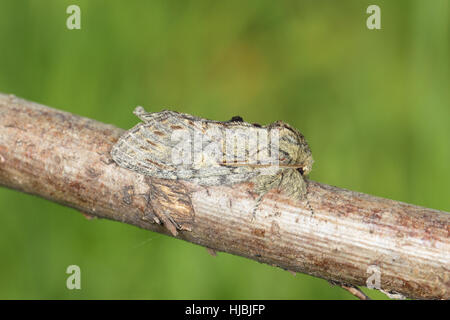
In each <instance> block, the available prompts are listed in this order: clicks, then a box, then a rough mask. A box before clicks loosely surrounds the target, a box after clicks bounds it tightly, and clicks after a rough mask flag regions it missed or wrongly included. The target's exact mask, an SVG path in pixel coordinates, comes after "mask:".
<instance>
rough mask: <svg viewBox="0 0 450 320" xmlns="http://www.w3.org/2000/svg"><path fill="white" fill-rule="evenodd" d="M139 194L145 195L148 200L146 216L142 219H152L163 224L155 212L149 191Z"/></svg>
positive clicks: (151, 220) (145, 210) (153, 221)
mask: <svg viewBox="0 0 450 320" xmlns="http://www.w3.org/2000/svg"><path fill="white" fill-rule="evenodd" d="M137 195H138V196H143V197H144V198H145V201H146V206H145V209H144V216H143V217H142V220H146V221H150V222H152V223H157V224H162V222H161V220H160V219H159V218H158V216H157V215H155V214H154V211H155V210H154V209H153V207H152V204H151V202H150V196H149V194H147V193H141V194H137Z"/></svg>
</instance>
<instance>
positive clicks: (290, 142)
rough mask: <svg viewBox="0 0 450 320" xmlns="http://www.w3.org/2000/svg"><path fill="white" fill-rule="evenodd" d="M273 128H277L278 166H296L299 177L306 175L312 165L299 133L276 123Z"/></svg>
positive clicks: (305, 145) (312, 161)
mask: <svg viewBox="0 0 450 320" xmlns="http://www.w3.org/2000/svg"><path fill="white" fill-rule="evenodd" d="M273 126H276V127H279V129H280V131H279V149H280V150H279V156H280V164H298V165H299V166H300V168H298V169H297V170H298V171H299V172H300V173H301V175H307V174H308V173H309V172H310V171H311V169H312V165H313V163H314V160H313V158H312V154H311V149H310V148H309V145H308V143H307V142H306V139H305V137H304V136H303V134H301V132H300V131H298V130H297V129H295V128H293V127H291V126H290V125H288V124H287V123H284V122H281V121H278V122H275V123H274V124H273Z"/></svg>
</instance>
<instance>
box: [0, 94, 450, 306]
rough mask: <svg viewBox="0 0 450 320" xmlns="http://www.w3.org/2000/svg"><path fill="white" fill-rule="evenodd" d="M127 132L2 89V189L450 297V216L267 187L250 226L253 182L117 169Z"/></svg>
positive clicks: (394, 289) (346, 195)
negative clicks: (222, 182)
mask: <svg viewBox="0 0 450 320" xmlns="http://www.w3.org/2000/svg"><path fill="white" fill-rule="evenodd" d="M122 133H123V130H122V129H118V128H115V127H114V126H112V125H107V124H103V123H100V122H97V121H95V120H91V119H87V118H83V117H80V116H76V115H73V114H70V113H67V112H62V111H58V110H54V109H51V108H48V107H45V106H43V105H39V104H36V103H32V102H28V101H25V100H22V99H18V98H16V97H14V96H8V95H2V94H0V185H3V186H6V187H8V188H13V189H17V190H20V191H23V192H26V193H30V194H35V195H38V196H40V197H43V198H46V199H49V200H51V201H55V202H58V203H61V204H63V205H66V206H70V207H73V208H76V209H78V210H80V211H82V212H84V213H87V214H89V215H93V216H96V217H98V218H105V219H111V220H116V221H120V222H124V223H128V224H132V225H135V226H137V227H140V228H144V229H148V230H152V231H156V232H160V233H164V234H169V235H170V232H169V231H168V230H167V229H166V228H164V227H163V226H161V225H160V224H158V223H155V221H158V216H157V215H155V211H153V210H152V207H153V209H154V206H155V205H158V206H159V207H160V209H161V208H162V209H163V210H166V211H167V210H168V209H169V208H170V217H172V218H173V219H174V220H175V221H176V222H177V223H179V224H180V225H181V226H182V227H184V229H185V230H184V231H180V232H179V233H178V234H177V238H179V239H183V240H186V241H190V242H192V243H196V244H199V245H202V246H205V247H207V248H211V249H214V250H216V251H224V252H228V253H231V254H235V255H239V256H243V257H247V258H249V259H253V260H256V261H259V262H263V263H267V264H269V265H273V266H278V267H280V268H283V269H286V270H289V271H293V272H301V273H307V274H310V275H313V276H317V277H320V278H323V279H326V280H328V281H330V282H332V283H340V284H343V285H344V286H347V287H353V286H365V285H366V281H367V279H368V277H370V276H371V275H373V274H372V273H370V272H371V271H369V270H373V268H376V270H379V272H380V273H379V275H380V280H381V283H380V285H381V288H380V289H381V290H383V291H384V292H388V293H400V294H403V295H405V296H407V297H410V298H421V299H449V298H450V294H449V292H450V290H449V287H450V273H449V266H450V254H449V253H450V240H449V233H450V228H449V221H450V218H449V217H450V216H449V214H448V213H446V212H443V211H437V210H432V209H427V208H422V207H418V206H414V205H410V204H406V203H402V202H398V201H393V200H388V199H382V198H378V197H373V196H370V195H366V194H362V193H357V192H353V191H348V190H344V189H340V188H336V187H332V186H329V185H325V184H321V183H317V182H314V181H309V182H308V193H307V200H305V201H301V202H295V201H293V200H290V199H289V198H286V197H284V196H283V195H282V194H279V193H277V192H276V191H271V192H270V193H269V194H267V195H266V196H265V197H264V199H263V202H262V203H261V205H260V207H259V209H258V211H257V213H256V218H255V219H254V220H252V208H253V207H254V204H255V195H254V194H253V193H252V192H251V190H252V185H251V184H250V183H244V184H240V185H237V186H233V187H225V186H218V187H208V188H204V187H200V186H196V185H193V184H190V183H187V182H182V181H172V180H158V179H145V177H144V176H142V175H139V174H137V173H135V172H132V171H129V170H126V169H123V168H120V167H118V166H117V165H116V164H115V163H114V162H113V161H112V160H111V158H110V156H109V151H110V149H111V147H112V145H113V144H114V143H115V142H116V141H117V139H118V138H119V136H120V135H121V134H122ZM151 199H153V200H155V199H159V201H156V202H155V201H149V200H151ZM161 199H165V200H164V201H166V203H164V201H163V200H161ZM162 222H164V221H162ZM369 267H370V268H369ZM368 268H369V269H368ZM371 268H372V269H371Z"/></svg>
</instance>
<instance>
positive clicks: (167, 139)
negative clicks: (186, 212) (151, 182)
mask: <svg viewBox="0 0 450 320" xmlns="http://www.w3.org/2000/svg"><path fill="white" fill-rule="evenodd" d="M135 114H136V115H138V116H139V118H141V120H143V121H144V122H142V123H139V124H137V125H136V126H134V127H133V128H132V129H130V130H128V131H127V132H126V133H125V134H123V135H122V136H121V137H120V139H119V140H118V142H117V143H116V144H115V145H114V146H113V148H112V150H111V156H112V158H113V160H114V161H115V162H116V163H117V164H118V165H120V166H121V167H124V168H127V169H130V170H133V171H135V172H138V173H141V174H144V175H148V176H153V177H156V178H162V179H181V180H189V181H192V182H194V183H197V184H200V185H205V186H212V185H232V184H235V183H239V182H243V181H248V180H249V179H251V178H253V177H254V176H256V175H257V174H258V170H257V169H255V168H252V167H248V166H238V167H230V166H226V165H223V164H222V163H220V162H214V163H211V162H207V163H205V164H203V165H199V164H198V163H197V164H195V162H193V161H191V162H188V163H180V164H175V163H174V161H173V159H172V152H173V150H174V148H175V147H176V146H177V144H179V143H180V141H179V140H174V139H172V134H173V132H174V131H175V130H180V131H181V132H186V135H188V136H189V137H187V139H191V140H193V139H194V137H195V135H201V136H202V139H201V141H202V143H201V145H198V146H196V148H200V146H201V148H204V147H205V146H207V145H209V144H211V143H212V142H215V143H216V144H217V145H220V146H223V145H224V144H223V141H222V140H221V139H222V138H220V137H218V136H215V135H209V131H210V130H208V129H217V130H222V129H223V127H224V123H223V122H218V121H211V120H205V119H201V118H197V117H194V116H191V115H187V114H182V113H178V112H173V111H162V112H155V113H146V112H145V111H143V109H142V108H141V109H139V108H137V109H136V110H135ZM244 124H245V125H248V126H251V125H250V124H247V123H245V122H244ZM242 125H243V123H240V124H239V126H240V127H242ZM227 127H228V128H232V127H233V123H228V124H227ZM196 151H197V150H193V153H192V154H191V157H192V159H193V157H194V156H195V153H196Z"/></svg>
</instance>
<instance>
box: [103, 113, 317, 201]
mask: <svg viewBox="0 0 450 320" xmlns="http://www.w3.org/2000/svg"><path fill="white" fill-rule="evenodd" d="M134 114H135V115H136V116H137V117H139V119H141V120H142V122H141V123H139V124H137V125H136V126H134V127H133V128H131V129H130V130H128V131H127V132H126V133H125V134H123V135H122V136H121V137H120V138H119V140H118V141H117V143H116V144H115V145H114V146H113V148H112V150H111V157H112V159H113V160H114V161H115V162H116V163H117V164H118V165H119V166H121V167H124V168H127V169H130V170H132V171H135V172H138V173H140V174H143V175H146V176H150V177H156V178H161V179H177V180H178V179H179V180H186V181H190V182H193V183H196V184H198V185H202V186H215V185H234V184H237V183H241V182H253V183H254V184H255V188H254V190H255V192H256V193H257V194H258V196H259V197H258V201H257V204H258V203H259V201H260V200H261V199H262V197H263V195H264V194H265V193H267V192H268V191H269V190H271V189H274V188H276V189H279V190H280V191H281V192H282V193H284V194H285V195H287V196H289V197H292V198H295V199H302V198H303V197H304V195H305V193H306V182H305V180H304V178H303V176H304V175H307V174H308V173H309V172H310V171H311V168H312V164H313V159H312V155H311V150H310V148H309V146H308V144H307V142H306V140H305V138H304V136H303V135H302V134H301V133H300V132H299V131H298V130H296V129H294V128H292V127H291V126H289V125H288V124H286V123H284V122H281V121H277V122H274V123H272V124H270V125H267V126H259V125H256V124H250V123H247V122H244V121H243V120H242V118H240V117H233V118H232V119H231V120H230V121H226V122H220V121H213V120H207V119H202V118H198V117H195V116H192V115H188V114H184V113H178V112H174V111H167V110H165V111H162V112H155V113H148V112H146V111H145V110H144V109H143V108H142V107H137V108H136V109H135V110H134ZM274 146H275V148H274ZM274 157H275V158H274ZM249 160H251V161H249Z"/></svg>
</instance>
